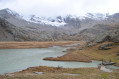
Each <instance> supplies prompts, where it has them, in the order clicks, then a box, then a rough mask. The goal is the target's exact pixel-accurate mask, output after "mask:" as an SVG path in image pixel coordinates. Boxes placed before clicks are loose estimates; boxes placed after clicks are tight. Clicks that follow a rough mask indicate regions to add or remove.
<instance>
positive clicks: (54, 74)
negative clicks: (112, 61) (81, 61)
mask: <svg viewBox="0 0 119 79" xmlns="http://www.w3.org/2000/svg"><path fill="white" fill-rule="evenodd" d="M34 72H44V73H43V74H35V73H34ZM26 73H27V75H25V74H26ZM28 73H29V74H28ZM69 74H78V75H69ZM118 74H119V72H118V71H115V72H110V73H109V72H103V71H101V70H99V69H98V68H59V67H45V66H43V67H41V66H40V67H32V68H28V69H26V70H23V71H20V72H16V73H14V75H13V76H4V75H1V76H0V79H119V75H118Z"/></svg>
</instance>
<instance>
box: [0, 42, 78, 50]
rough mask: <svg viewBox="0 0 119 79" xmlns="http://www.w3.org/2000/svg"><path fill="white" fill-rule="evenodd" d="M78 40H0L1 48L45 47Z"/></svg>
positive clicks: (68, 43)
mask: <svg viewBox="0 0 119 79" xmlns="http://www.w3.org/2000/svg"><path fill="white" fill-rule="evenodd" d="M74 43H80V41H57V42H36V41H35V42H0V48H1V49H3V48H4V49H8V48H47V47H51V46H62V45H70V44H74Z"/></svg>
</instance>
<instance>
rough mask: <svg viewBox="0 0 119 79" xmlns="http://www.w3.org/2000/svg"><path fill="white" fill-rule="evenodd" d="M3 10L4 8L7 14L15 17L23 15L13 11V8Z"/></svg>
mask: <svg viewBox="0 0 119 79" xmlns="http://www.w3.org/2000/svg"><path fill="white" fill-rule="evenodd" d="M4 10H5V11H6V12H7V13H9V14H11V15H13V16H15V17H16V18H22V17H23V15H21V14H18V13H17V12H15V11H13V10H10V9H9V8H6V9H4Z"/></svg>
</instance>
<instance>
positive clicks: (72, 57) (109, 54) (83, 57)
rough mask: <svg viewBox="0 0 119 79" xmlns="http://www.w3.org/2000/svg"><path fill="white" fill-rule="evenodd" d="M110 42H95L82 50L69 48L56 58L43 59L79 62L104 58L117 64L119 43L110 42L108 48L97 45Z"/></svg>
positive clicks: (118, 64) (118, 62) (118, 61)
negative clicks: (100, 47) (69, 49)
mask: <svg viewBox="0 0 119 79" xmlns="http://www.w3.org/2000/svg"><path fill="white" fill-rule="evenodd" d="M107 43H112V42H105V43H102V44H96V46H94V47H86V48H85V49H83V50H79V49H78V50H73V51H72V50H71V51H70V52H69V53H67V54H65V55H63V56H61V57H56V58H50V57H49V58H48V57H47V58H44V60H53V61H81V62H90V61H91V60H102V59H103V60H104V61H109V60H110V59H111V61H112V62H115V63H116V65H117V66H119V59H118V58H119V56H117V55H116V54H117V53H119V44H118V43H112V44H113V45H112V46H111V47H110V48H111V49H109V50H99V49H98V47H99V46H101V45H103V44H107Z"/></svg>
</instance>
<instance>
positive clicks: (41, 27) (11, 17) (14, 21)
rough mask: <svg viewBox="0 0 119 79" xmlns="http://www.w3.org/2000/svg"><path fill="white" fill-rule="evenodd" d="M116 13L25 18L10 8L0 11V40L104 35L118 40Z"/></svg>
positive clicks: (91, 38) (95, 38)
mask: <svg viewBox="0 0 119 79" xmlns="http://www.w3.org/2000/svg"><path fill="white" fill-rule="evenodd" d="M118 29H119V13H116V14H113V15H109V14H99V13H97V14H91V13H88V14H87V15H86V16H72V15H68V16H57V17H49V18H46V17H37V16H35V15H32V16H30V17H28V18H24V16H21V15H19V14H18V13H17V12H14V11H12V10H10V9H3V10H0V41H62V40H88V41H95V42H100V41H102V40H104V39H105V38H106V37H107V36H109V37H111V41H115V42H118V41H119V37H118V36H119V30H118Z"/></svg>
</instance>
